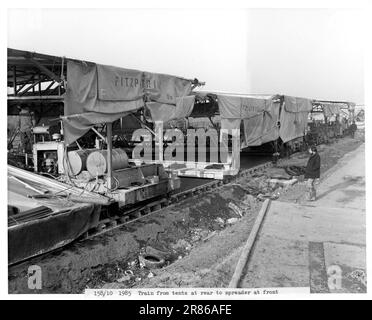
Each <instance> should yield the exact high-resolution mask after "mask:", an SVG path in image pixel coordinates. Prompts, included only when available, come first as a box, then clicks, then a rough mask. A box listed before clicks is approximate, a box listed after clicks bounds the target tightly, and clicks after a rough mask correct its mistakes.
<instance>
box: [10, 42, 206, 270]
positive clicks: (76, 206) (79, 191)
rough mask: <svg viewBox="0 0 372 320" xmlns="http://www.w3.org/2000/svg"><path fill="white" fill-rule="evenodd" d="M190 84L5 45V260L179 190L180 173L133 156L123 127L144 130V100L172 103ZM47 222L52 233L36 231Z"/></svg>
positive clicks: (116, 218)
mask: <svg viewBox="0 0 372 320" xmlns="http://www.w3.org/2000/svg"><path fill="white" fill-rule="evenodd" d="M87 75H88V77H87ZM196 85H199V83H198V81H197V80H188V79H184V78H179V77H175V76H170V75H164V74H155V73H148V72H143V71H137V70H129V69H123V68H116V67H111V66H104V65H97V64H95V63H91V62H85V61H77V60H72V59H65V58H60V57H53V56H47V55H42V54H37V53H31V52H25V51H20V50H14V49H8V163H9V166H8V179H10V180H11V181H12V184H11V185H12V186H13V185H14V188H13V187H12V191H10V193H9V201H8V217H9V221H8V222H9V223H8V230H9V237H10V238H9V239H10V240H11V242H12V243H13V244H14V245H10V251H9V263H16V262H19V261H21V260H23V259H26V258H29V257H32V256H34V255H37V254H41V253H44V252H48V251H50V250H53V249H56V248H58V247H60V246H62V245H65V244H67V243H68V242H71V241H73V240H74V239H77V238H79V237H81V236H84V235H87V234H89V233H90V232H91V231H93V232H99V231H100V230H101V229H102V228H105V227H107V225H111V224H112V223H116V221H119V220H121V219H124V220H125V216H126V214H127V213H128V212H132V211H133V209H134V208H141V207H143V206H146V205H147V204H148V203H149V202H153V201H159V200H162V199H164V198H167V196H168V195H170V194H172V193H173V192H175V191H176V190H178V189H179V187H180V179H179V178H178V177H177V176H176V175H175V174H172V173H171V172H166V171H165V170H164V167H163V165H162V164H160V163H158V164H157V163H154V164H146V163H135V162H134V161H133V159H132V150H133V149H134V148H135V144H136V143H138V142H139V141H138V140H136V138H135V137H134V138H133V139H131V138H130V136H129V135H128V131H126V130H127V129H130V134H132V133H133V131H135V130H136V129H141V128H143V127H145V128H147V129H146V130H147V131H149V132H151V131H152V130H151V129H150V128H148V127H146V124H145V123H144V122H142V121H141V116H142V114H143V110H142V109H143V103H144V101H157V100H159V101H161V102H168V103H172V101H173V100H175V99H176V98H178V97H179V96H184V95H187V94H188V93H189V92H190V91H191V90H192V88H193V87H194V86H196ZM128 123H129V125H127V124H128ZM133 124H134V125H133ZM30 171H33V172H34V173H31V172H30ZM20 186H23V188H21V187H20ZM159 203H160V202H159ZM62 217H63V219H62ZM77 219H78V220H79V222H77ZM46 229H48V230H53V232H52V233H50V232H48V234H46V233H44V231H42V232H41V233H40V230H46ZM67 230H69V231H68V232H67V233H66V231H67ZM25 234H27V237H28V240H27V241H22V239H24V237H25ZM44 235H45V237H44ZM20 243H22V245H21V244H20ZM15 244H17V245H15Z"/></svg>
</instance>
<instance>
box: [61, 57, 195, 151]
mask: <svg viewBox="0 0 372 320" xmlns="http://www.w3.org/2000/svg"><path fill="white" fill-rule="evenodd" d="M191 89H192V82H191V80H187V79H183V78H179V77H175V76H170V75H164V74H157V73H149V72H143V71H138V70H131V69H123V68H116V67H111V66H105V65H98V64H93V63H85V62H76V61H70V60H69V61H68V62H67V88H66V95H65V110H64V117H63V128H64V136H65V142H66V144H71V143H72V142H74V141H75V140H77V139H78V138H80V137H81V136H83V135H84V134H85V133H86V132H87V131H88V130H89V129H90V128H92V127H93V126H94V125H95V124H98V123H104V122H113V121H115V120H117V119H120V118H122V117H124V116H126V115H127V114H128V113H130V112H135V111H136V110H138V109H139V108H141V107H143V106H144V97H145V96H146V97H147V99H148V100H151V101H153V102H156V103H158V104H160V105H162V104H165V105H172V106H176V105H177V103H178V104H180V103H181V104H182V103H183V102H182V101H183V100H182V99H181V100H180V99H179V98H180V97H184V96H187V95H189V94H190V92H191ZM179 101H181V102H179Z"/></svg>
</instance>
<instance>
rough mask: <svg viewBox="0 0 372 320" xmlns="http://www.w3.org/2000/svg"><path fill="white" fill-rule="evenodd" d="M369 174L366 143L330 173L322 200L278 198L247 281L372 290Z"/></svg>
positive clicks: (314, 288) (263, 284) (320, 192)
mask: <svg viewBox="0 0 372 320" xmlns="http://www.w3.org/2000/svg"><path fill="white" fill-rule="evenodd" d="M364 175H365V168H364V145H363V146H361V147H360V148H358V149H357V150H355V151H354V152H352V153H350V154H348V155H346V156H345V157H344V158H343V159H342V161H341V162H340V163H338V164H337V165H336V167H335V168H334V169H332V172H329V173H327V177H326V178H325V179H324V180H323V181H322V182H321V184H320V185H319V186H318V195H319V199H318V200H317V201H315V202H307V203H303V204H295V203H288V202H279V201H273V202H272V203H271V207H270V209H269V211H268V212H267V214H266V217H265V220H264V222H263V225H262V228H261V230H260V233H259V237H258V238H257V239H256V244H255V247H254V251H253V253H252V255H251V258H250V262H249V265H248V267H247V273H246V276H245V278H244V279H243V281H242V283H241V285H242V286H243V287H283V286H284V287H286V286H293V287H304V286H309V287H310V290H311V292H313V293H316V292H322V293H326V292H331V293H332V292H366V286H365V283H366V273H365V270H366V247H365V246H366V216H365V215H366V211H365V180H364Z"/></svg>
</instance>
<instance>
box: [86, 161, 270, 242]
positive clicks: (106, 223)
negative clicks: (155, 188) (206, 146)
mask: <svg viewBox="0 0 372 320" xmlns="http://www.w3.org/2000/svg"><path fill="white" fill-rule="evenodd" d="M271 166H272V163H271V162H265V163H263V164H260V165H257V166H254V167H251V168H247V169H243V170H241V171H240V172H239V173H238V174H237V175H236V176H233V177H232V176H230V177H226V178H225V179H223V180H212V181H209V182H207V183H205V184H201V185H198V186H196V187H193V188H190V189H187V190H184V191H182V192H179V193H175V194H172V195H170V196H169V197H167V198H161V199H158V200H155V201H151V202H149V203H146V204H141V205H140V206H135V207H133V208H130V209H126V210H125V211H122V212H121V214H120V215H117V216H112V217H110V218H107V219H105V220H101V221H100V224H99V226H98V227H96V228H94V229H92V230H89V231H88V232H86V233H85V234H84V235H83V236H82V237H81V238H80V241H84V240H87V239H92V238H94V237H96V236H99V235H102V234H104V233H106V232H109V231H112V230H114V229H117V228H120V227H122V226H124V225H127V224H129V223H132V222H135V221H138V220H141V219H144V218H146V217H148V216H150V215H152V214H155V213H157V212H159V211H160V210H162V209H164V208H171V207H172V206H174V205H176V204H179V203H180V202H182V201H184V200H186V199H189V198H191V197H193V196H197V195H200V194H202V193H204V192H210V191H212V190H215V189H218V188H220V187H222V186H224V185H226V184H229V183H234V182H235V181H237V180H238V179H240V178H243V177H247V176H250V175H252V174H255V173H258V172H260V171H263V170H264V169H266V168H268V167H271Z"/></svg>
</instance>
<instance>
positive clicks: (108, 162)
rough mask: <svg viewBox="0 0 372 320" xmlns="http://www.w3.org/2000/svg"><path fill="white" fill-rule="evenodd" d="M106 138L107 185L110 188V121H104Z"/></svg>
mask: <svg viewBox="0 0 372 320" xmlns="http://www.w3.org/2000/svg"><path fill="white" fill-rule="evenodd" d="M106 139H107V187H108V189H109V190H110V189H111V188H112V123H111V122H108V123H106Z"/></svg>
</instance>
